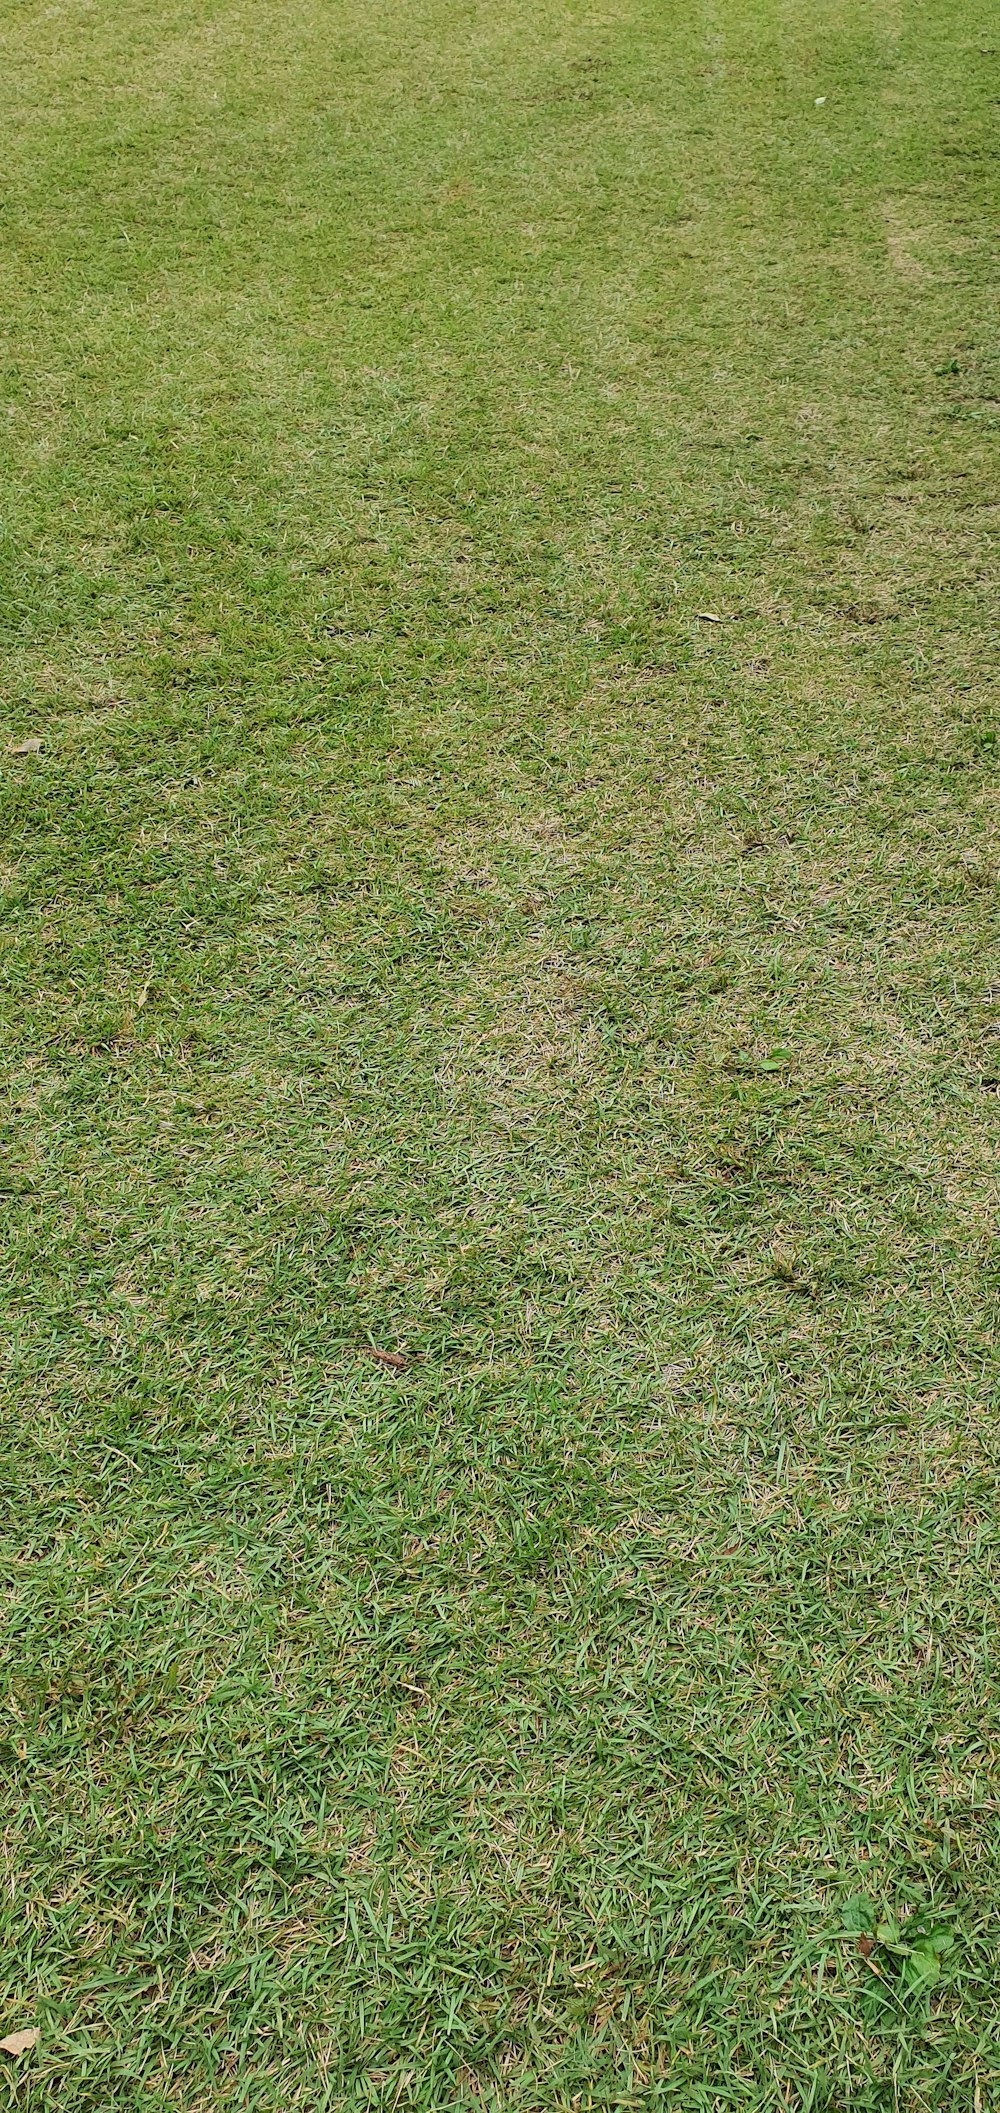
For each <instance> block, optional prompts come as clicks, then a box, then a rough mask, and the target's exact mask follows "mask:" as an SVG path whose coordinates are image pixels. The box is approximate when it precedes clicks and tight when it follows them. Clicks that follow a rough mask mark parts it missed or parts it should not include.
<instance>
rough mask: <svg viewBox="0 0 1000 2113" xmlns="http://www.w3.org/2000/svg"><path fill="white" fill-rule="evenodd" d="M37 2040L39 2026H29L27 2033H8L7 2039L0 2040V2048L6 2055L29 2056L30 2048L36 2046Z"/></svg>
mask: <svg viewBox="0 0 1000 2113" xmlns="http://www.w3.org/2000/svg"><path fill="white" fill-rule="evenodd" d="M37 2040H38V2027H37V2025H29V2027H28V2030H27V2032H8V2034H7V2036H6V2038H5V2039H2V2040H0V2047H2V2048H3V2051H4V2053H5V2054H27V2053H28V2051H29V2048H31V2047H34V2046H35V2045H36V2043H37Z"/></svg>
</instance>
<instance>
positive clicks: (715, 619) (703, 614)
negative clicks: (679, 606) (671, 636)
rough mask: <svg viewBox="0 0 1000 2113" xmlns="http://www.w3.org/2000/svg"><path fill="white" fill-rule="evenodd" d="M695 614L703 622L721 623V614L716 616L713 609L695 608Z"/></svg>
mask: <svg viewBox="0 0 1000 2113" xmlns="http://www.w3.org/2000/svg"><path fill="white" fill-rule="evenodd" d="M695 615H696V616H697V617H698V618H699V619H700V621H701V622H702V623H703V624H721V622H722V618H721V616H716V614H715V611H714V609H696V610H695Z"/></svg>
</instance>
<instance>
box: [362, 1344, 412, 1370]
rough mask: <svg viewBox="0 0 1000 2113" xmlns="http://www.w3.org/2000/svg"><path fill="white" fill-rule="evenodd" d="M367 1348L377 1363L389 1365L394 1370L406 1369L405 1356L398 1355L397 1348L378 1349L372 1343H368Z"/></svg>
mask: <svg viewBox="0 0 1000 2113" xmlns="http://www.w3.org/2000/svg"><path fill="white" fill-rule="evenodd" d="M366 1348H367V1351H368V1355H369V1357H373V1358H374V1359H375V1362H376V1364H377V1365H388V1367H389V1369H390V1371H392V1372H405V1371H406V1359H405V1357H397V1355H396V1352H395V1350H376V1349H375V1347H374V1344H372V1343H368V1344H367V1345H366Z"/></svg>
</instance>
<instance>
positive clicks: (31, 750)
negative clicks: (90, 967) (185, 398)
mask: <svg viewBox="0 0 1000 2113" xmlns="http://www.w3.org/2000/svg"><path fill="white" fill-rule="evenodd" d="M41 746H42V744H41V742H40V740H39V738H38V735H37V734H32V736H31V739H30V741H12V742H11V743H10V753H11V755H12V756H37V755H38V754H39V752H40V750H41ZM2 2045H3V2042H2V2041H0V2046H2Z"/></svg>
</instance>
